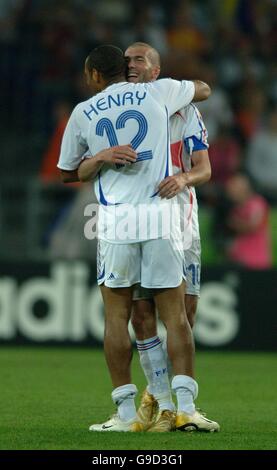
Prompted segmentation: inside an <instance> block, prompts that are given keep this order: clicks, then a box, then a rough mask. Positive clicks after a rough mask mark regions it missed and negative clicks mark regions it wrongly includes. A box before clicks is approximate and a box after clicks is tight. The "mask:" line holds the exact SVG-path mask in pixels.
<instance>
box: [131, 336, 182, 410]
mask: <svg viewBox="0 0 277 470" xmlns="http://www.w3.org/2000/svg"><path fill="white" fill-rule="evenodd" d="M136 343H137V349H138V352H139V358H140V363H141V367H142V369H143V372H144V375H145V377H146V380H147V382H148V386H147V390H148V392H149V393H151V394H152V395H154V397H155V398H156V400H157V401H158V403H159V408H160V409H161V410H174V404H173V402H172V398H171V390H170V383H169V379H168V375H167V365H166V358H165V355H164V351H163V348H162V343H161V340H160V339H159V337H158V336H154V337H152V338H147V339H145V340H142V341H139V340H137V342H136Z"/></svg>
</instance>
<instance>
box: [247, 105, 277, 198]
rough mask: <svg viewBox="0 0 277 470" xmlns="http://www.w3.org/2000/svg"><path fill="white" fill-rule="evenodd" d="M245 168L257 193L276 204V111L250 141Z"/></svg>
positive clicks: (276, 110) (273, 111)
mask: <svg viewBox="0 0 277 470" xmlns="http://www.w3.org/2000/svg"><path fill="white" fill-rule="evenodd" d="M246 167H247V169H248V171H249V173H250V175H251V177H252V178H253V180H254V182H255V185H256V187H257V189H258V190H259V192H261V193H262V194H263V195H264V196H265V197H266V198H267V199H268V200H269V201H270V202H272V203H275V204H276V203H277V109H274V110H272V111H271V112H270V113H269V115H268V117H267V120H266V122H265V125H264V126H263V128H262V129H260V131H259V132H257V133H256V134H255V136H254V137H253V138H252V139H251V140H250V142H249V146H248V149H247V161H246Z"/></svg>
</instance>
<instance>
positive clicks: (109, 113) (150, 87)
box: [58, 79, 195, 243]
mask: <svg viewBox="0 0 277 470" xmlns="http://www.w3.org/2000/svg"><path fill="white" fill-rule="evenodd" d="M194 91H195V89H194V84H193V82H190V81H176V80H172V79H162V80H157V81H155V82H151V83H138V84H134V83H128V82H121V83H115V84H112V85H110V86H108V87H107V88H106V89H105V90H103V91H102V92H101V93H98V94H97V95H95V96H93V97H92V98H90V99H88V100H87V101H84V102H82V103H79V104H78V105H77V106H76V107H75V109H74V110H73V112H72V114H71V117H70V119H69V122H68V124H67V127H66V130H65V133H64V136H63V141H62V147H61V154H60V159H59V163H58V167H59V168H60V169H62V170H69V171H70V170H75V169H76V168H78V166H79V164H80V162H81V160H82V157H83V155H84V154H88V153H90V155H95V154H97V153H98V152H99V151H101V150H103V149H105V148H108V147H113V146H115V145H124V144H129V143H131V144H132V147H133V149H135V150H136V152H137V161H136V163H134V164H132V165H126V166H118V167H117V168H116V167H113V166H110V165H103V167H102V168H101V171H100V172H99V174H98V177H97V179H96V181H95V193H96V196H97V198H98V201H99V203H100V210H99V227H100V232H99V234H98V236H99V238H101V239H104V240H107V241H109V242H114V243H134V242H137V241H142V240H147V239H151V238H160V237H161V236H164V235H165V233H164V227H162V225H161V224H160V226H159V228H158V229H157V231H155V233H151V234H150V233H147V234H146V233H145V232H144V230H142V231H141V230H140V232H139V228H140V227H139V226H140V221H139V220H138V210H139V206H141V205H147V206H149V205H151V206H153V208H154V212H157V211H158V210H159V206H166V207H167V208H168V209H169V208H170V206H171V204H172V203H171V201H170V200H169V201H167V200H161V198H160V197H159V196H158V195H157V189H158V185H159V183H160V182H161V181H162V180H163V179H164V178H165V177H167V176H169V175H172V163H171V158H170V141H169V117H170V116H172V115H173V114H174V113H175V112H176V111H177V110H178V109H180V107H182V106H187V105H188V104H189V103H190V102H191V100H192V99H193V96H194ZM92 158H93V157H92ZM125 207H126V208H128V210H127V212H128V220H127V222H126V223H127V224H129V225H132V226H133V227H135V230H133V233H132V237H131V239H129V238H128V239H123V240H122V239H121V238H122V237H121V236H117V233H116V230H114V228H115V225H117V226H118V221H119V219H118V217H120V218H121V219H122V216H123V213H124V208H125ZM130 208H131V209H132V210H131V209H130ZM155 208H156V209H155ZM118 211H119V212H120V216H118V214H117V213H118ZM169 213H170V209H169ZM152 215H153V214H152ZM108 231H109V234H108Z"/></svg>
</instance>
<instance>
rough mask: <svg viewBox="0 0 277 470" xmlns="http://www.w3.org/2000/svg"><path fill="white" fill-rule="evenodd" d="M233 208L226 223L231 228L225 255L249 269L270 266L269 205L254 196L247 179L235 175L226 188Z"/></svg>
mask: <svg viewBox="0 0 277 470" xmlns="http://www.w3.org/2000/svg"><path fill="white" fill-rule="evenodd" d="M225 189H226V195H227V197H228V198H229V200H230V202H231V204H232V207H231V208H230V209H229V212H227V214H226V220H225V223H226V225H227V227H228V228H229V229H230V235H231V236H230V239H229V244H228V245H227V249H226V255H227V258H228V260H229V261H230V262H232V263H233V264H236V265H239V266H243V267H246V268H249V269H268V268H270V267H271V266H272V253H271V240H270V228H269V218H268V215H269V206H268V204H267V202H266V200H265V199H264V198H263V197H262V196H260V195H259V194H256V193H255V192H254V191H253V189H252V187H251V184H250V181H249V179H248V178H247V176H245V175H243V174H241V173H237V174H236V175H234V176H232V177H231V178H230V179H229V180H228V181H227V183H226V186H225Z"/></svg>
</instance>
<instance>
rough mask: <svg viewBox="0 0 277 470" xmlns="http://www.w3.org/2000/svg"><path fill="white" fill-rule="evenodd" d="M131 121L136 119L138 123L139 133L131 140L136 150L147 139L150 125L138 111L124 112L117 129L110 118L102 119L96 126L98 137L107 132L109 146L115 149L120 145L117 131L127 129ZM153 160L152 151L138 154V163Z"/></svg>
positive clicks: (117, 123)
mask: <svg viewBox="0 0 277 470" xmlns="http://www.w3.org/2000/svg"><path fill="white" fill-rule="evenodd" d="M129 119H135V120H136V121H137V123H138V132H137V133H136V135H135V136H134V137H133V139H132V140H131V142H130V143H131V145H132V147H133V149H134V150H136V149H137V148H138V146H139V145H140V144H141V143H142V142H143V140H144V139H145V137H146V134H147V130H148V123H147V120H146V118H145V116H144V115H143V114H142V113H140V112H139V111H136V110H133V111H131V110H129V111H124V113H122V114H120V115H119V116H118V118H117V120H116V123H115V128H114V125H113V123H112V121H111V120H110V119H108V118H102V119H100V121H98V123H97V125H96V130H95V131H96V135H99V136H101V137H103V135H104V132H106V134H107V137H108V140H109V144H110V146H111V147H115V146H116V145H119V143H118V139H117V136H116V130H119V129H123V128H124V127H125V124H126V122H127V121H128V120H129ZM152 158H153V153H152V150H144V151H142V152H138V154H137V162H141V161H143V160H151V159H152ZM120 166H124V165H117V167H120Z"/></svg>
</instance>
